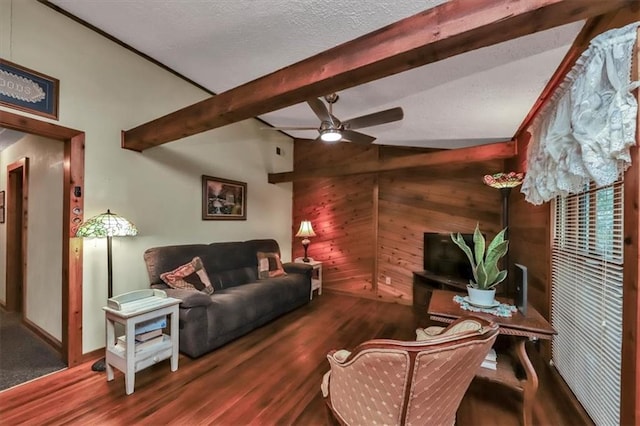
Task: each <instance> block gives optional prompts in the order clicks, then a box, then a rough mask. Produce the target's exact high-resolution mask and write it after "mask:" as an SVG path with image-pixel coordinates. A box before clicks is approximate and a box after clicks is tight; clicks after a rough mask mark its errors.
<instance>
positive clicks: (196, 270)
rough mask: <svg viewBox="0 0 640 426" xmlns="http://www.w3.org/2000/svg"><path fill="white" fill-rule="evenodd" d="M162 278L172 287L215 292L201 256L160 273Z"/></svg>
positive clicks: (208, 292) (209, 292)
mask: <svg viewBox="0 0 640 426" xmlns="http://www.w3.org/2000/svg"><path fill="white" fill-rule="evenodd" d="M160 279H162V281H164V282H165V283H167V285H168V286H169V287H172V288H179V289H187V290H199V291H201V292H203V293H206V294H213V286H212V285H211V281H209V276H208V275H207V271H206V270H205V269H204V265H203V264H202V260H201V259H200V258H199V257H194V258H193V260H192V261H191V262H189V263H187V264H184V265H182V266H178V267H177V268H176V269H174V270H173V271H169V272H165V273H163V274H160Z"/></svg>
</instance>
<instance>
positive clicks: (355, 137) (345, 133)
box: [342, 130, 376, 145]
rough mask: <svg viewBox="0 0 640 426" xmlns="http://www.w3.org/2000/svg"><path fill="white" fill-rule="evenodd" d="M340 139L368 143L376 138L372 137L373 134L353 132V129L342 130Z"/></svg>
mask: <svg viewBox="0 0 640 426" xmlns="http://www.w3.org/2000/svg"><path fill="white" fill-rule="evenodd" d="M342 139H343V140H346V141H349V142H353V143H357V144H362V145H369V144H370V143H371V142H373V141H375V140H376V138H374V137H373V136H369V135H365V134H364V133H360V132H354V131H353V130H342Z"/></svg>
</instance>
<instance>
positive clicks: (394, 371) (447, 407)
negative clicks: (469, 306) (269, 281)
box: [322, 316, 498, 426]
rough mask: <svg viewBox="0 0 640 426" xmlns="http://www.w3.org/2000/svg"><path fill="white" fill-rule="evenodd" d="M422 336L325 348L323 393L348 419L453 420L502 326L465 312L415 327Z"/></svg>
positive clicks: (386, 422) (421, 422)
mask: <svg viewBox="0 0 640 426" xmlns="http://www.w3.org/2000/svg"><path fill="white" fill-rule="evenodd" d="M416 333H417V335H418V340H416V341H409V342H404V341H397V340H386V339H376V340H369V341H367V342H364V343H362V344H360V345H359V346H358V347H356V349H355V350H354V351H353V352H349V351H346V350H339V351H331V352H329V354H327V358H328V360H329V364H330V366H331V370H330V371H328V372H327V373H326V374H325V375H324V377H323V380H322V395H323V396H324V398H325V402H326V403H327V406H328V407H329V409H330V410H331V412H332V413H333V415H334V417H335V418H336V420H337V421H338V422H339V423H341V424H345V425H421V426H422V425H453V424H454V423H455V417H456V411H457V410H458V406H459V405H460V401H461V400H462V397H463V396H464V394H465V392H466V390H467V388H468V387H469V384H470V383H471V380H472V379H473V377H474V375H475V373H476V371H477V370H478V368H480V364H481V363H482V361H483V359H484V358H485V356H486V355H487V353H488V352H489V350H490V349H491V346H492V345H493V343H494V341H495V339H496V336H497V334H498V326H497V325H496V324H495V323H493V322H490V321H486V320H484V319H481V318H477V317H472V316H468V317H463V318H460V319H458V320H456V321H455V322H454V323H452V324H450V325H449V326H448V327H446V328H443V327H437V328H432V327H430V328H428V329H426V330H423V329H418V330H416Z"/></svg>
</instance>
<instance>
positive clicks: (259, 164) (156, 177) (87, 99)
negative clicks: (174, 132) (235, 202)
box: [0, 0, 293, 353]
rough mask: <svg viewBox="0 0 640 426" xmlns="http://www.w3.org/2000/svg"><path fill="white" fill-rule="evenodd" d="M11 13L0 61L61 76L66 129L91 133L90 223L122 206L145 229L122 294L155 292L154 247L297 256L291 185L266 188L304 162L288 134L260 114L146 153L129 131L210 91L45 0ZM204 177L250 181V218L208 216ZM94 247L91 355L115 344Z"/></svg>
mask: <svg viewBox="0 0 640 426" xmlns="http://www.w3.org/2000/svg"><path fill="white" fill-rule="evenodd" d="M0 16H3V18H1V19H2V23H3V25H2V28H0V49H1V50H0V56H2V57H3V58H6V59H8V60H10V61H12V62H15V63H17V64H20V65H23V66H25V67H28V68H31V69H34V70H37V71H39V72H42V73H44V74H47V75H50V76H52V77H55V78H58V79H60V120H59V124H61V125H63V126H66V127H71V128H74V129H78V130H81V131H84V132H86V150H85V167H86V173H85V187H84V188H83V189H84V191H83V192H84V197H85V218H89V217H91V216H94V215H96V214H98V213H101V212H104V211H106V210H107V209H111V211H113V212H116V213H118V214H120V215H123V216H125V217H127V218H128V219H129V220H131V221H132V222H134V223H135V224H136V225H137V227H138V229H139V231H140V233H139V235H138V236H137V237H134V238H126V239H125V238H121V239H116V238H114V241H113V257H114V259H113V268H114V270H113V274H114V293H115V294H119V293H124V292H127V291H131V290H135V289H141V288H146V287H148V278H147V274H146V270H145V267H144V262H143V260H142V254H143V252H144V250H145V249H147V248H149V247H154V246H159V245H167V244H181V243H196V242H213V241H230V240H245V239H251V238H267V237H270V238H275V239H276V240H278V242H279V243H280V247H281V250H282V252H283V254H284V256H283V257H284V258H285V259H286V258H288V257H289V254H290V253H291V203H292V201H291V200H292V188H291V184H279V185H270V184H268V183H267V173H269V172H281V171H288V170H291V169H292V167H293V162H292V160H293V155H292V154H293V142H292V141H291V140H290V139H289V138H287V137H285V136H283V135H281V134H278V133H276V132H262V131H260V130H259V127H260V125H261V124H260V123H259V122H257V121H256V120H253V119H250V120H246V121H244V122H240V123H236V124H234V125H230V126H226V127H223V128H221V129H217V130H212V131H209V132H206V133H202V134H199V135H195V136H191V137H189V138H187V139H184V140H181V141H176V142H172V143H169V144H166V145H163V146H160V147H157V148H153V149H151V150H148V151H145V152H144V153H137V152H132V151H127V150H123V149H121V148H120V132H121V130H125V129H129V128H132V127H135V126H137V125H139V124H142V123H144V122H147V121H149V120H151V119H154V118H157V117H160V116H162V115H165V114H167V113H170V112H172V111H174V110H176V109H179V108H181V107H184V106H187V105H190V104H192V103H194V102H197V101H199V100H201V99H204V98H207V97H208V96H209V95H208V94H206V93H203V92H202V91H200V90H199V89H197V88H195V87H193V86H192V85H190V84H188V83H186V82H184V81H182V80H180V79H178V78H176V77H175V76H173V75H172V74H170V73H168V72H166V71H163V70H162V69H160V68H158V67H156V66H155V65H153V64H151V63H149V62H147V61H145V60H144V59H142V58H140V57H138V56H136V55H134V54H133V53H131V52H129V51H127V50H125V49H123V48H121V47H119V46H117V45H116V44H114V43H112V42H110V41H109V40H107V39H105V38H103V37H101V36H100V35H98V34H95V33H93V32H92V31H90V30H88V29H85V28H84V27H82V26H80V25H78V24H76V23H75V22H73V21H71V20H70V19H67V18H65V17H64V16H62V15H60V14H58V13H56V12H54V11H52V10H51V9H49V8H48V7H46V6H44V5H42V4H40V3H38V2H36V1H22V0H13V1H11V0H0ZM6 16H11V18H10V20H9V21H10V25H4V24H5V21H6V20H7V19H6ZM14 112H16V111H14ZM44 121H50V120H44ZM276 146H278V147H281V148H282V149H283V151H284V155H283V156H277V155H276V153H275V150H276ZM203 174H205V175H211V176H217V177H223V178H228V179H233V180H239V181H243V182H247V183H248V190H247V195H248V200H247V212H248V213H247V220H246V221H202V220H201V213H200V212H201V201H200V195H201V192H200V190H201V185H200V181H201V175H203ZM84 247H85V251H84V265H83V267H84V277H83V279H84V288H83V352H85V353H86V352H89V351H92V350H94V349H97V348H100V347H102V346H104V315H103V313H102V310H101V307H102V306H103V305H104V304H105V302H106V298H107V272H106V269H107V265H106V264H107V262H106V242H105V241H103V240H87V241H85V244H84ZM2 275H3V272H2V271H0V276H2Z"/></svg>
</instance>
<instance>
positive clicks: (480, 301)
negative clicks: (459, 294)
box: [467, 286, 496, 306]
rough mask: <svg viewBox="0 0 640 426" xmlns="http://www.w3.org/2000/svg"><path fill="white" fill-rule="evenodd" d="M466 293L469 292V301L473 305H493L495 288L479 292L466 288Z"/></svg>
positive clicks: (478, 290)
mask: <svg viewBox="0 0 640 426" xmlns="http://www.w3.org/2000/svg"><path fill="white" fill-rule="evenodd" d="M467 291H468V292H469V301H470V302H471V303H473V304H474V305H481V306H492V305H493V304H494V303H493V301H494V300H495V297H496V289H495V288H492V289H491V290H480V289H477V288H473V287H471V286H467Z"/></svg>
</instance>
